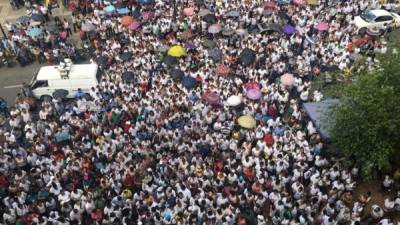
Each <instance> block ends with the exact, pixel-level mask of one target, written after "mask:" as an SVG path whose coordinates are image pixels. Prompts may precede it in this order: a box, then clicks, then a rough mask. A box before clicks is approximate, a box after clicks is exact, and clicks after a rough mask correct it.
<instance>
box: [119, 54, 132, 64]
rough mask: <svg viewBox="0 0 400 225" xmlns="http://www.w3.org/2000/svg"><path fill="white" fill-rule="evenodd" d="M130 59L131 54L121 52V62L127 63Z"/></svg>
mask: <svg viewBox="0 0 400 225" xmlns="http://www.w3.org/2000/svg"><path fill="white" fill-rule="evenodd" d="M131 58H132V53H131V52H123V53H122V54H121V59H122V60H123V61H125V62H126V61H129V60H130V59H131Z"/></svg>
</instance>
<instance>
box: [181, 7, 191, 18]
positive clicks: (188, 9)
mask: <svg viewBox="0 0 400 225" xmlns="http://www.w3.org/2000/svg"><path fill="white" fill-rule="evenodd" d="M183 15H185V16H193V15H194V8H193V7H188V8H185V9H183Z"/></svg>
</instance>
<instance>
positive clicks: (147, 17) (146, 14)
mask: <svg viewBox="0 0 400 225" xmlns="http://www.w3.org/2000/svg"><path fill="white" fill-rule="evenodd" d="M153 17H154V13H153V12H150V11H146V12H144V13H143V14H142V19H143V20H144V21H149V20H151V19H153Z"/></svg>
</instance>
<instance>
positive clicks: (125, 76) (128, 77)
mask: <svg viewBox="0 0 400 225" xmlns="http://www.w3.org/2000/svg"><path fill="white" fill-rule="evenodd" d="M121 78H122V80H123V81H126V82H132V81H133V80H135V74H133V72H131V71H125V72H123V73H122V76H121Z"/></svg>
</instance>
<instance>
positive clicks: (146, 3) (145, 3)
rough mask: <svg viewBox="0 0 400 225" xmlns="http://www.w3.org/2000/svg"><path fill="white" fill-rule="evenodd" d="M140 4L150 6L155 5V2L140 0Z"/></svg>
mask: <svg viewBox="0 0 400 225" xmlns="http://www.w3.org/2000/svg"><path fill="white" fill-rule="evenodd" d="M138 2H139V3H140V4H142V5H150V4H153V3H154V0H139V1H138Z"/></svg>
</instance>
